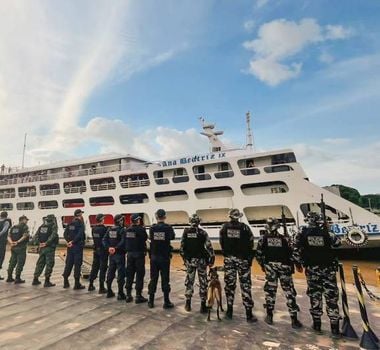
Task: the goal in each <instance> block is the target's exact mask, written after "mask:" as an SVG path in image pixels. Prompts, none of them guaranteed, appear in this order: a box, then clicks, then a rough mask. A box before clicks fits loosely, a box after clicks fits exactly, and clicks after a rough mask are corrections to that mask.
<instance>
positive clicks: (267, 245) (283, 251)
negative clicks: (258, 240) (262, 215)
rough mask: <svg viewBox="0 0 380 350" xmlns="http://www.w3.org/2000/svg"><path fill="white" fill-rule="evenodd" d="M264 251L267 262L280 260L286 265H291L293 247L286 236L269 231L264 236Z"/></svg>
mask: <svg viewBox="0 0 380 350" xmlns="http://www.w3.org/2000/svg"><path fill="white" fill-rule="evenodd" d="M262 247H263V252H264V257H265V262H266V263H269V262H280V263H282V264H284V265H291V260H290V258H291V254H292V253H291V249H290V247H289V243H288V241H287V239H286V238H285V237H284V236H280V235H278V234H271V233H267V234H265V235H264V237H263V246H262Z"/></svg>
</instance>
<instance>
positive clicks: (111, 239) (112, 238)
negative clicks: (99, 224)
mask: <svg viewBox="0 0 380 350" xmlns="http://www.w3.org/2000/svg"><path fill="white" fill-rule="evenodd" d="M123 235H124V227H121V226H112V227H111V228H110V229H109V230H108V244H109V247H110V248H116V247H117V246H118V244H119V243H120V242H121V241H122V240H123ZM117 252H118V253H123V252H124V248H120V249H118V250H117Z"/></svg>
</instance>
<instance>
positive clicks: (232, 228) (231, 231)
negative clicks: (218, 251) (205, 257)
mask: <svg viewBox="0 0 380 350" xmlns="http://www.w3.org/2000/svg"><path fill="white" fill-rule="evenodd" d="M221 231H222V232H221V234H222V235H223V242H224V246H223V253H224V256H235V257H238V258H243V259H247V258H250V257H251V256H252V254H253V251H252V250H251V249H250V247H251V246H252V243H251V235H252V234H251V232H250V231H249V228H248V227H247V225H245V224H244V223H242V222H228V223H226V224H224V225H223V227H222V230H221Z"/></svg>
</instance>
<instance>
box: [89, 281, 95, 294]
mask: <svg viewBox="0 0 380 350" xmlns="http://www.w3.org/2000/svg"><path fill="white" fill-rule="evenodd" d="M87 290H88V291H89V292H93V291H94V290H95V286H94V281H90V284H89V285H88V289H87Z"/></svg>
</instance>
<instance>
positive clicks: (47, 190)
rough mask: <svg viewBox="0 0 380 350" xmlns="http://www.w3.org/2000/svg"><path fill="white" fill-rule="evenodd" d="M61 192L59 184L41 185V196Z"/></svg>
mask: <svg viewBox="0 0 380 350" xmlns="http://www.w3.org/2000/svg"><path fill="white" fill-rule="evenodd" d="M59 193H60V189H59V184H48V185H41V186H40V194H41V196H51V195H57V194H59Z"/></svg>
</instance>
